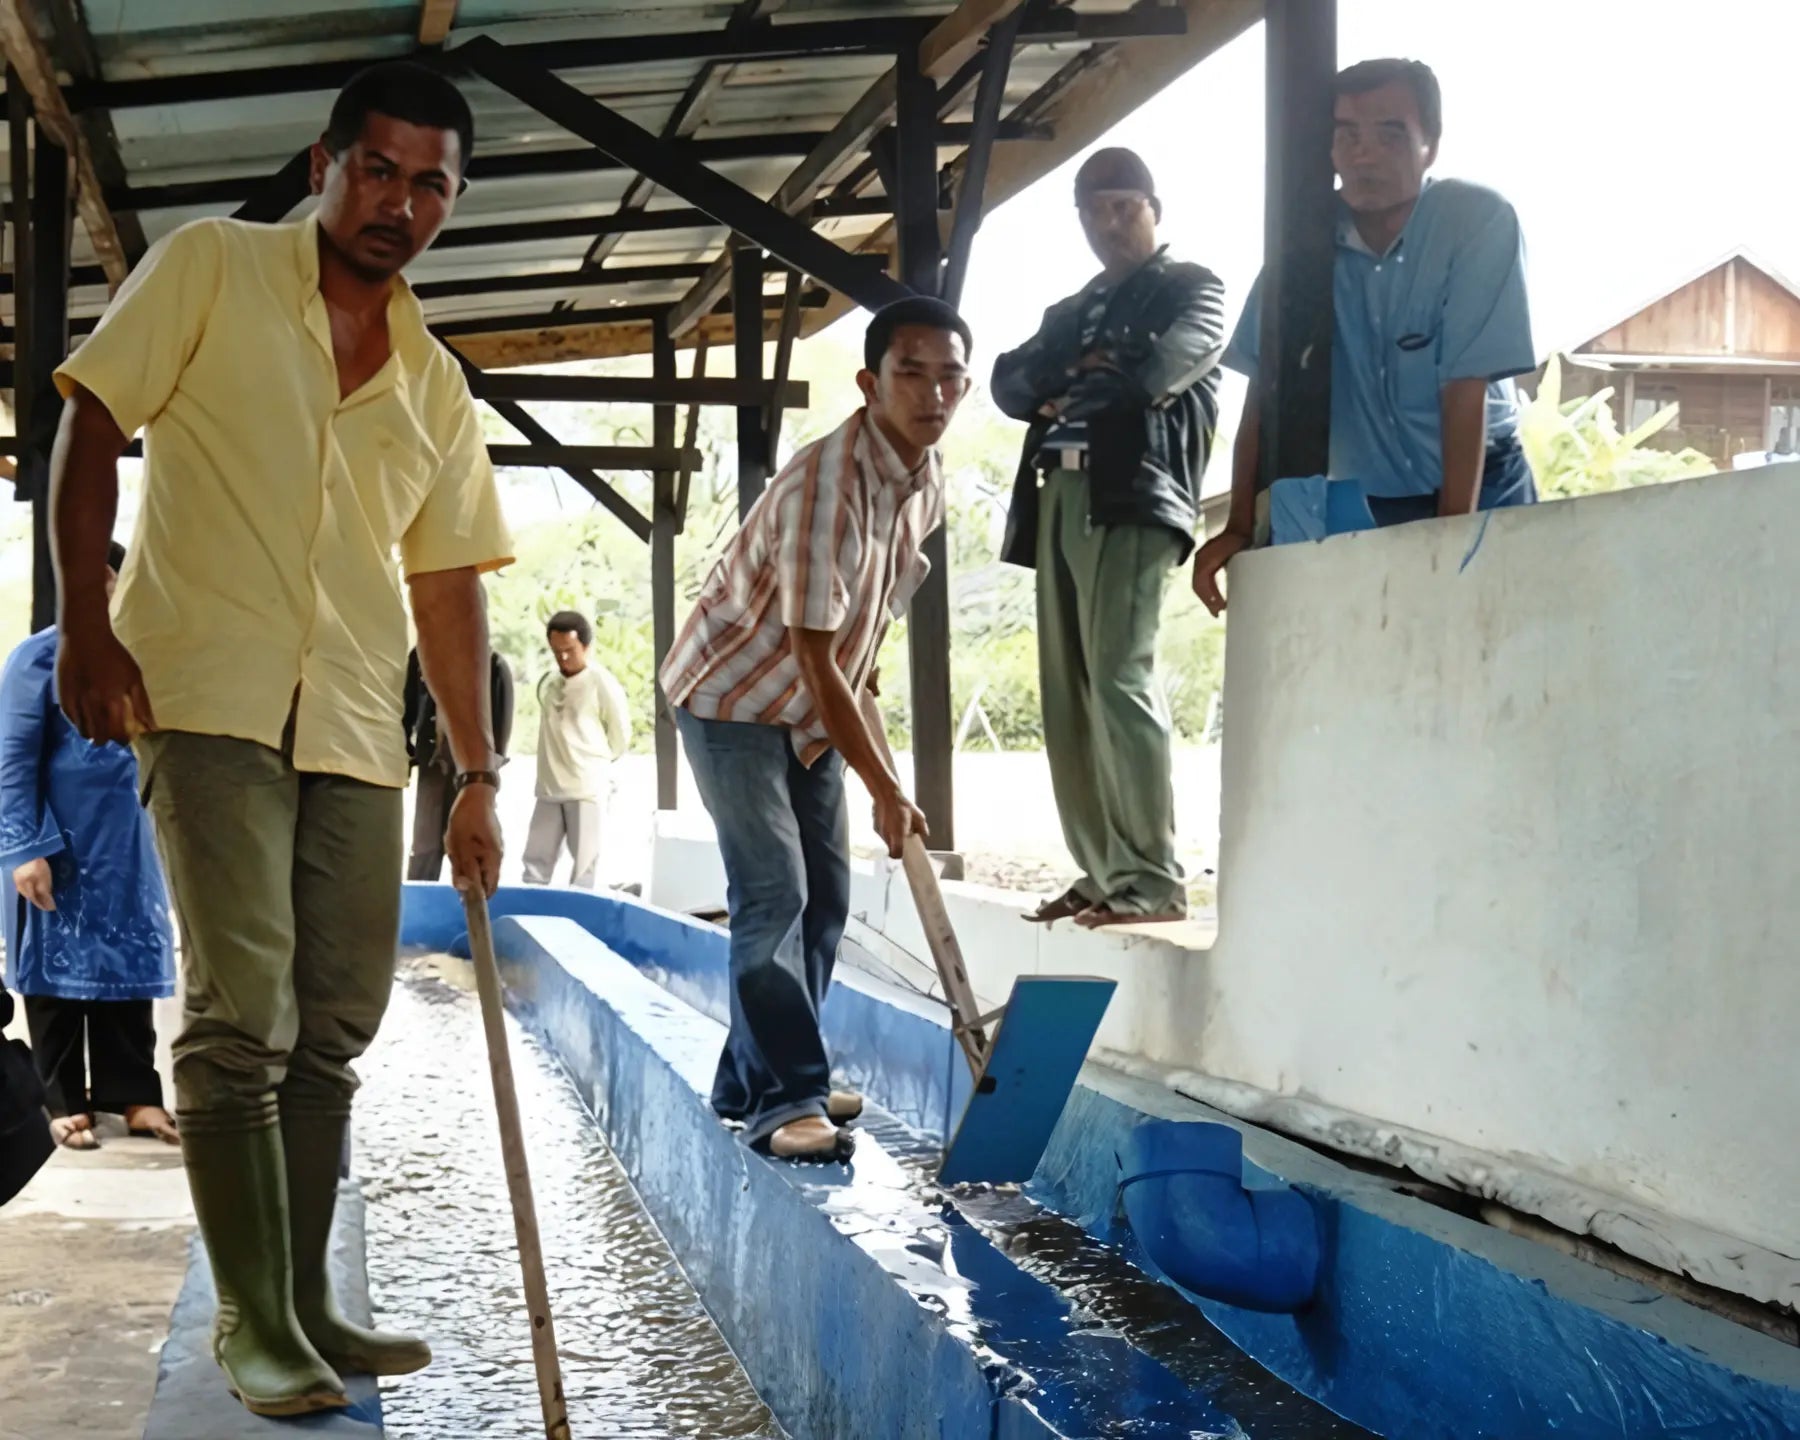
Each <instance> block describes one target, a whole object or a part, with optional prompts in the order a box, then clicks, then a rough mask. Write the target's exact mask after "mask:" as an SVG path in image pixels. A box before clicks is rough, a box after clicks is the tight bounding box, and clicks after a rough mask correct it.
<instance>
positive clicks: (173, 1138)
mask: <svg viewBox="0 0 1800 1440" xmlns="http://www.w3.org/2000/svg"><path fill="white" fill-rule="evenodd" d="M161 1108H162V1107H161V1106H157V1105H133V1106H131V1107H130V1108H129V1109H127V1110H126V1112H125V1130H126V1133H127V1134H129V1135H133V1136H136V1137H137V1138H138V1139H140V1140H160V1141H162V1142H163V1144H165V1145H179V1144H180V1143H181V1132H180V1131H179V1130H177V1129H176V1128H175V1120H174V1117H173V1116H171V1117H170V1118H169V1121H168V1123H167V1124H165V1125H162V1126H160V1127H159V1126H155V1125H133V1124H132V1123H131V1117H132V1116H133V1115H135V1114H137V1113H138V1112H139V1111H140V1110H157V1109H161ZM163 1113H164V1114H165V1115H166V1114H168V1112H167V1111H166V1110H165V1111H163Z"/></svg>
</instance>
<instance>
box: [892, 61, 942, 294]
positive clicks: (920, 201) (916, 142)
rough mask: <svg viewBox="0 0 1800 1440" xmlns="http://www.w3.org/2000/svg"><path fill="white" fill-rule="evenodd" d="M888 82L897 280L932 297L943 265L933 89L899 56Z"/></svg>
mask: <svg viewBox="0 0 1800 1440" xmlns="http://www.w3.org/2000/svg"><path fill="white" fill-rule="evenodd" d="M894 78H895V94H894V114H895V126H894V129H895V137H896V140H897V153H896V156H895V161H896V163H895V166H894V169H895V178H896V179H897V180H898V181H899V185H900V193H899V195H898V196H896V197H895V201H894V220H895V223H896V225H897V227H898V229H899V232H900V278H901V280H902V281H903V282H904V283H905V284H906V286H907V288H908V289H910V290H912V291H914V292H916V293H917V294H920V295H936V294H937V293H938V291H939V288H940V285H941V274H940V267H941V264H942V261H943V247H942V244H941V243H940V241H939V238H938V207H937V192H938V179H937V86H936V85H935V84H934V83H933V82H932V79H931V77H930V76H929V75H927V74H926V73H925V72H924V71H923V70H921V69H920V68H919V57H918V56H917V55H916V54H907V53H905V52H902V53H901V55H900V57H899V62H898V64H896V65H895V67H894Z"/></svg>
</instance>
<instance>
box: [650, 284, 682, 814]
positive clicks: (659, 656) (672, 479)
mask: <svg viewBox="0 0 1800 1440" xmlns="http://www.w3.org/2000/svg"><path fill="white" fill-rule="evenodd" d="M651 347H652V348H651V356H652V366H653V369H654V371H655V375H656V378H657V379H658V380H665V381H666V380H673V379H674V378H675V340H674V337H673V336H671V335H670V334H669V320H668V317H667V316H666V315H664V316H661V317H659V318H658V319H657V320H656V321H655V322H654V328H653V330H652V332H651ZM653 414H654V419H653V421H652V435H653V439H654V443H655V444H656V445H657V447H658V448H660V449H669V448H672V447H673V446H674V444H675V406H674V405H673V404H669V405H658V406H657V407H656V409H655V411H654V412H653ZM675 490H676V472H675V471H673V470H658V471H657V472H656V482H655V491H656V493H655V499H654V501H653V503H652V505H651V512H650V628H651V645H652V648H653V650H654V653H655V656H656V667H657V669H658V670H661V669H662V663H663V661H664V660H665V659H666V658H667V657H668V654H669V649H670V647H671V646H673V645H674V643H675V532H676V530H677V528H678V527H679V524H680V517H679V515H678V513H677V511H676V504H675ZM678 773H679V770H678V762H677V758H676V743H675V713H674V711H673V710H671V709H670V708H669V697H668V696H666V695H664V694H663V688H662V682H661V681H660V680H659V681H658V682H657V685H656V808H657V809H658V810H673V809H674V808H675V806H676V802H677V794H676V791H677V776H678Z"/></svg>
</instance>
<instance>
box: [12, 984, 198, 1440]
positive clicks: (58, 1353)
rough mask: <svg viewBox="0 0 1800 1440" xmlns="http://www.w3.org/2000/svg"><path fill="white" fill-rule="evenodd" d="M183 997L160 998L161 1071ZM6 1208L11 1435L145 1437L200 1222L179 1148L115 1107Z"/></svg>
mask: <svg viewBox="0 0 1800 1440" xmlns="http://www.w3.org/2000/svg"><path fill="white" fill-rule="evenodd" d="M174 1005H175V1002H174V1001H163V1002H161V1003H159V1004H158V1006H157V1032H158V1039H159V1041H160V1044H159V1049H160V1050H161V1052H162V1054H161V1059H162V1062H163V1066H164V1077H165V1078H164V1083H165V1085H166V1084H167V1074H168V1071H167V1055H168V1037H169V1035H170V1034H171V1033H172V1031H173V1025H174V1019H175V1009H174ZM100 1137H101V1148H100V1149H98V1150H90V1151H73V1150H59V1151H58V1152H57V1153H56V1155H55V1156H54V1157H52V1159H51V1161H50V1163H49V1164H48V1165H46V1166H45V1167H44V1168H43V1169H42V1170H41V1171H39V1172H38V1175H37V1177H36V1178H35V1179H34V1180H33V1181H32V1182H31V1184H30V1185H28V1186H27V1187H26V1188H25V1190H24V1191H23V1192H22V1193H20V1194H19V1195H17V1196H16V1197H14V1199H13V1200H12V1201H11V1202H10V1203H9V1204H7V1205H6V1206H5V1208H4V1209H0V1440H68V1437H79V1440H138V1437H139V1436H141V1435H142V1434H143V1431H144V1418H145V1416H146V1415H147V1414H148V1413H149V1410H150V1397H151V1395H152V1393H153V1391H154V1390H155V1387H156V1367H157V1358H158V1355H159V1353H160V1351H161V1348H162V1342H163V1339H164V1337H165V1336H166V1335H167V1333H168V1325H169V1310H170V1307H171V1306H172V1305H173V1304H174V1303H175V1294H176V1292H177V1291H178V1290H179V1289H180V1288H181V1280H182V1276H183V1275H184V1274H185V1273H186V1271H187V1247H188V1236H189V1235H190V1234H191V1233H192V1231H193V1227H194V1212H193V1207H192V1205H191V1203H190V1202H189V1199H188V1190H187V1178H186V1176H185V1175H183V1173H182V1169H181V1152H180V1151H179V1150H177V1149H174V1148H173V1147H171V1146H168V1145H164V1144H162V1143H161V1142H160V1141H157V1140H136V1139H132V1138H131V1137H129V1136H128V1135H126V1133H125V1128H124V1122H123V1121H121V1120H120V1119H119V1118H118V1117H116V1116H103V1117H101V1120H100Z"/></svg>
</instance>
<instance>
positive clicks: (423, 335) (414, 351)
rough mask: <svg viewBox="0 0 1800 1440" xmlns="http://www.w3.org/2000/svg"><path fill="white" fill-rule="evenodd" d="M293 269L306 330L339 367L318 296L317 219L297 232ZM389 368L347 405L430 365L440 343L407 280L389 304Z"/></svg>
mask: <svg viewBox="0 0 1800 1440" xmlns="http://www.w3.org/2000/svg"><path fill="white" fill-rule="evenodd" d="M294 264H295V267H296V268H297V269H298V271H299V274H300V294H301V296H302V297H304V302H303V303H304V313H305V317H306V330H307V333H308V334H309V335H311V336H312V337H313V339H315V340H317V341H318V342H319V344H320V345H322V346H323V347H324V348H325V353H326V354H327V355H329V356H330V357H331V363H332V365H333V366H334V367H335V366H336V364H337V352H336V350H334V349H333V348H332V344H331V316H330V314H329V313H328V312H327V311H326V309H325V297H324V295H323V294H321V293H320V291H319V217H318V216H317V215H308V216H307V217H306V219H304V220H302V221H301V222H300V223H299V224H298V225H296V226H295V227H294ZM387 319H388V349H389V354H388V358H387V363H386V364H384V365H383V366H382V367H381V369H379V370H377V371H376V372H375V374H374V375H373V376H372V377H371V378H370V379H369V381H368V382H367V383H366V384H365V385H363V387H362V388H361V389H360V390H358V391H357V392H356V393H355V394H354V395H352V396H350V397H348V399H349V400H365V399H369V398H371V397H373V396H376V395H379V394H381V393H382V392H383V391H384V390H391V389H392V388H393V387H394V385H395V384H396V382H397V381H398V380H399V379H400V376H401V372H402V370H409V371H415V372H416V371H419V370H422V369H424V368H425V366H427V365H429V364H430V363H431V358H432V352H433V351H434V350H435V349H436V347H437V341H436V340H434V339H432V336H431V332H430V331H429V330H428V329H426V328H425V311H424V308H423V307H422V306H421V305H420V304H419V297H418V296H417V295H414V294H413V292H412V286H410V285H408V284H407V283H406V277H405V276H402V275H396V276H395V277H394V289H393V293H392V294H391V295H390V296H389V298H388V313H387Z"/></svg>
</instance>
